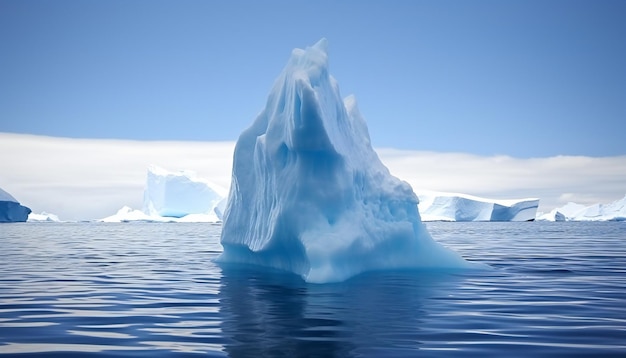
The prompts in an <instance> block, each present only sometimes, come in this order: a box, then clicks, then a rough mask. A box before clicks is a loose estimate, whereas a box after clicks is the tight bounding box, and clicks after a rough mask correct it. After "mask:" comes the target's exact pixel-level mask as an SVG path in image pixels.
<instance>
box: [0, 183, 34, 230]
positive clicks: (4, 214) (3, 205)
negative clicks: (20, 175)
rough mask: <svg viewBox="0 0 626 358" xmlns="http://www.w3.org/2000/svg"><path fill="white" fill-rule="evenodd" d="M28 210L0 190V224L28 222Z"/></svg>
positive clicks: (29, 211)
mask: <svg viewBox="0 0 626 358" xmlns="http://www.w3.org/2000/svg"><path fill="white" fill-rule="evenodd" d="M30 213H31V210H30V208H28V207H26V206H24V205H21V204H20V203H19V202H18V201H17V200H16V199H15V198H14V197H13V196H12V195H11V194H9V193H7V192H6V191H4V190H3V189H2V188H0V223H11V222H24V221H26V220H28V214H30Z"/></svg>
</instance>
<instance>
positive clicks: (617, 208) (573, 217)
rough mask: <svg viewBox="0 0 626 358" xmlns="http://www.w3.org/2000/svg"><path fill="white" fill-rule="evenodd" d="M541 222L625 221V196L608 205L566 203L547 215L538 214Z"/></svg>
mask: <svg viewBox="0 0 626 358" xmlns="http://www.w3.org/2000/svg"><path fill="white" fill-rule="evenodd" d="M537 220H541V221H626V196H624V197H623V198H622V199H619V200H616V201H614V202H612V203H609V204H593V205H589V206H585V205H581V204H576V203H571V202H570V203H567V204H565V205H564V206H562V207H560V208H556V209H553V210H552V211H550V212H549V213H546V214H540V215H538V217H537Z"/></svg>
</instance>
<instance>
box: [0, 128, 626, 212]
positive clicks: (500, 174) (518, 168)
mask: <svg viewBox="0 0 626 358" xmlns="http://www.w3.org/2000/svg"><path fill="white" fill-rule="evenodd" d="M234 146H235V142H174V141H132V140H113V139H111V140H108V139H71V138H57V137H45V136H35V135H24V134H12V133H0V165H1V167H2V170H1V171H0V188H2V189H4V190H6V191H7V192H9V193H10V194H12V195H13V196H14V197H15V198H16V199H17V200H18V201H20V203H22V204H23V205H26V206H28V207H30V208H31V209H32V210H33V212H35V213H40V212H42V211H46V212H49V213H54V214H57V215H58V216H59V218H60V219H61V220H68V221H73V220H93V219H100V218H104V217H106V216H109V215H112V214H114V213H115V212H117V210H118V209H120V208H121V207H122V206H124V205H127V206H130V207H132V208H136V209H140V208H141V206H142V199H143V188H144V184H145V180H146V171H147V168H148V166H149V165H151V164H154V165H158V166H160V167H163V168H165V169H168V170H171V171H176V170H192V171H195V172H196V173H197V174H198V176H200V177H202V178H206V179H208V180H211V181H213V182H214V183H216V184H218V185H221V186H223V187H225V188H227V187H228V186H229V185H230V177H231V167H232V154H233V149H234ZM376 151H377V152H378V154H379V156H380V158H381V160H382V161H383V163H384V164H385V165H387V167H388V168H389V170H390V171H391V173H392V174H394V175H395V176H397V177H399V178H401V179H403V180H406V181H407V182H408V183H409V184H411V186H413V188H414V190H415V191H416V192H417V193H419V192H421V191H426V190H432V191H444V192H456V193H464V194H471V195H476V196H481V197H486V198H493V199H516V198H526V197H535V198H539V199H540V206H539V210H540V211H549V210H551V209H553V208H555V207H558V206H561V205H564V204H566V203H567V202H570V201H573V202H577V203H580V204H585V205H591V204H594V203H608V202H612V201H615V200H617V199H621V198H622V197H623V196H624V195H625V194H626V156H615V157H585V156H556V157H548V158H529V159H523V158H513V157H508V156H478V155H472V154H464V153H435V152H422V151H408V150H397V149H388V148H379V149H376Z"/></svg>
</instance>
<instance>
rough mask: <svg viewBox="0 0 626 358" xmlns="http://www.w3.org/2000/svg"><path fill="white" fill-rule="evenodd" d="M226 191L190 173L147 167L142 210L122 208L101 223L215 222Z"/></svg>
mask: <svg viewBox="0 0 626 358" xmlns="http://www.w3.org/2000/svg"><path fill="white" fill-rule="evenodd" d="M226 193H227V191H226V189H224V188H222V187H220V186H219V185H216V184H214V183H212V182H210V181H208V180H205V179H202V178H199V177H198V176H197V175H196V174H195V173H194V172H192V171H185V170H184V171H180V172H170V171H168V170H165V169H163V168H160V167H158V166H156V165H151V166H150V167H148V174H147V178H146V186H145V188H144V195H143V208H142V210H136V209H132V208H130V207H128V206H124V207H122V208H121V209H119V210H118V211H117V213H115V214H114V215H111V216H108V217H106V218H103V219H100V220H99V221H103V222H128V221H146V222H218V221H221V220H222V215H223V213H224V210H225V205H226Z"/></svg>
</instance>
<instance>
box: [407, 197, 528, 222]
mask: <svg viewBox="0 0 626 358" xmlns="http://www.w3.org/2000/svg"><path fill="white" fill-rule="evenodd" d="M418 196H419V198H420V203H419V211H420V215H421V216H422V220H423V221H532V220H535V217H536V215H537V208H538V207H539V199H536V198H528V199H510V200H496V199H486V198H480V197H477V196H473V195H467V194H456V193H443V192H423V193H419V194H418Z"/></svg>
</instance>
